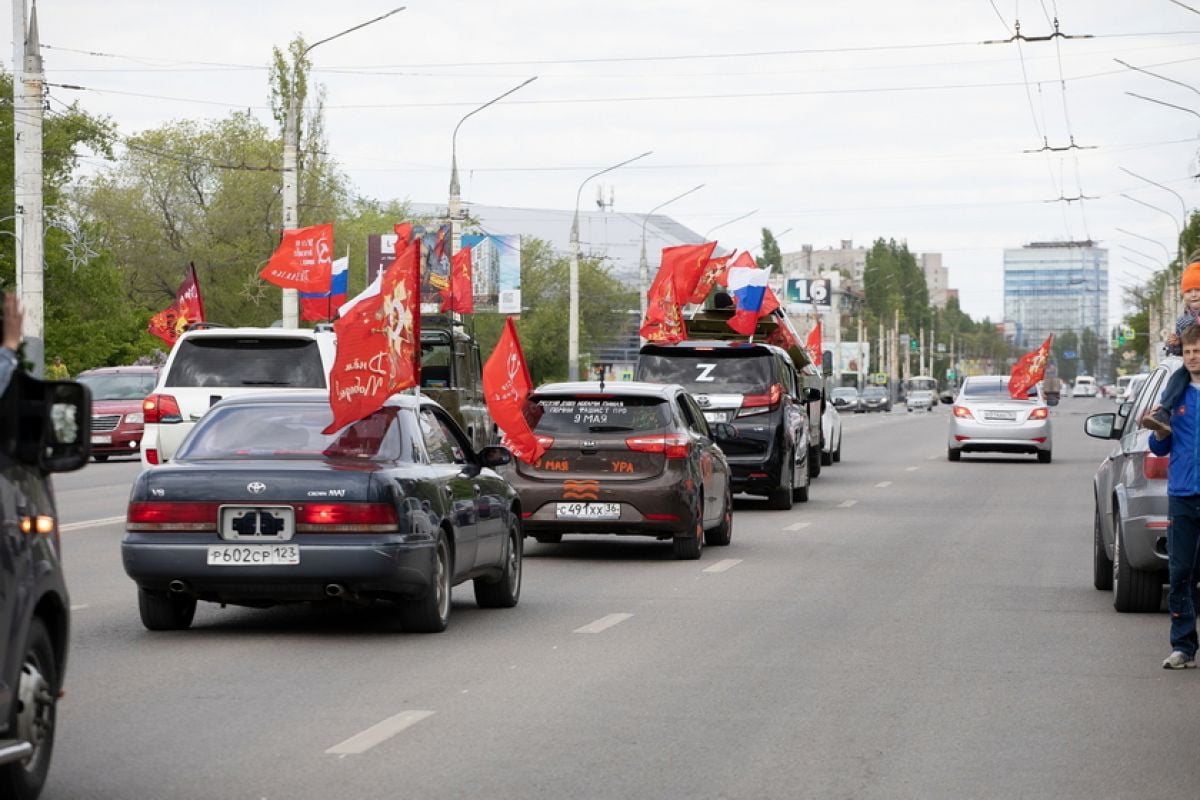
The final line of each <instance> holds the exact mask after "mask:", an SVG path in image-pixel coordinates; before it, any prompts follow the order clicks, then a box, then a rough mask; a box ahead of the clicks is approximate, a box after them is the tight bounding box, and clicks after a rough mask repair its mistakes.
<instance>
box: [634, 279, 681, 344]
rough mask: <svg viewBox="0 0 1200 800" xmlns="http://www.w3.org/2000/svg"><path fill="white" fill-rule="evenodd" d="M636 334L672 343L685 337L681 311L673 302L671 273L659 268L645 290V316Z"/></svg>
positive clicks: (673, 283) (649, 339) (673, 286)
mask: <svg viewBox="0 0 1200 800" xmlns="http://www.w3.org/2000/svg"><path fill="white" fill-rule="evenodd" d="M638 334H639V335H640V336H641V337H642V338H643V339H645V340H646V341H647V342H658V343H660V344H673V343H675V342H681V341H683V340H684V339H686V338H687V328H686V327H685V326H684V324H683V312H682V310H681V309H680V306H679V303H677V302H675V281H674V279H673V274H672V273H671V272H670V271H668V270H664V269H662V268H660V269H659V270H658V274H657V275H655V276H654V283H652V284H650V289H649V290H648V291H647V292H646V318H645V319H644V320H642V327H641V328H639V329H638Z"/></svg>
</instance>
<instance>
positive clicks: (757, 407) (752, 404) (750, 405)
mask: <svg viewBox="0 0 1200 800" xmlns="http://www.w3.org/2000/svg"><path fill="white" fill-rule="evenodd" d="M782 399H783V385H782V384H779V383H772V384H771V388H770V389H768V390H767V393H766V394H748V395H744V396H743V397H742V407H741V408H739V409H738V412H737V415H738V416H739V417H749V416H752V415H754V414H766V413H767V412H768V411H774V410H775V409H776V408H778V407H779V401H780V400H782Z"/></svg>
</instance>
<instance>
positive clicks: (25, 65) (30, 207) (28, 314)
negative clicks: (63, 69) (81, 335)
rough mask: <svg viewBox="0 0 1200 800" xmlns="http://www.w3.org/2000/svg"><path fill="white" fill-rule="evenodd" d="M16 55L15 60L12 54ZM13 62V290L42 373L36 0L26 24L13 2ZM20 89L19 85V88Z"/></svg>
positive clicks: (21, 5) (18, 2)
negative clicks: (14, 269) (14, 237)
mask: <svg viewBox="0 0 1200 800" xmlns="http://www.w3.org/2000/svg"><path fill="white" fill-rule="evenodd" d="M18 53H19V58H18V57H16V56H17V54H18ZM13 54H14V59H13V63H14V65H16V64H20V65H22V66H21V70H20V72H19V74H17V75H14V76H13V95H14V100H15V102H14V104H13V105H14V108H13V112H14V113H13V123H14V124H13V136H14V142H13V145H14V146H13V172H14V181H13V183H14V200H15V206H16V207H15V209H14V217H15V219H14V220H13V223H14V224H13V227H14V229H15V231H16V236H17V241H16V244H15V246H14V252H15V253H16V254H17V294H18V295H19V296H20V298H21V306H22V307H23V310H24V313H25V318H24V323H23V324H22V326H21V338H22V339H23V340H24V342H25V357H26V359H28V360H29V361H30V362H31V363H32V364H33V374H34V375H35V376H36V377H39V378H40V377H42V375H43V373H44V369H45V362H46V332H45V314H44V306H43V302H44V301H43V294H44V291H43V273H44V267H45V264H44V259H45V253H44V248H45V243H44V240H43V238H42V232H43V230H44V226H45V222H44V220H43V219H42V215H43V206H42V112H43V109H42V102H43V101H42V96H43V91H44V86H45V76H44V75H43V74H42V55H41V45H40V43H39V41H38V27H37V4H36V3H35V4H34V6H33V8H32V9H31V10H30V16H29V24H28V27H26V23H25V0H14V2H13ZM18 87H20V88H18Z"/></svg>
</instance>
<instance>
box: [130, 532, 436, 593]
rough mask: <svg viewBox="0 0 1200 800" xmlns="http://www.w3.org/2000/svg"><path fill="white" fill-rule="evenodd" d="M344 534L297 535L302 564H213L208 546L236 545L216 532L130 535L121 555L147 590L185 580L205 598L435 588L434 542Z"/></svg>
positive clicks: (164, 587)
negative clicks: (179, 537)
mask: <svg viewBox="0 0 1200 800" xmlns="http://www.w3.org/2000/svg"><path fill="white" fill-rule="evenodd" d="M337 538H338V537H336V536H332V535H326V536H322V537H321V539H322V541H315V542H309V541H304V537H303V536H298V537H297V538H296V539H293V540H292V541H291V542H290V544H297V545H298V546H299V548H300V563H299V564H294V565H287V566H282V565H280V566H272V565H255V566H210V565H209V564H208V548H209V546H210V545H218V544H221V545H229V544H233V542H227V541H222V540H219V539H217V538H216V537H211V538H209V539H207V540H204V541H191V542H187V543H180V542H164V541H163V536H161V535H154V536H147V535H145V534H128V535H127V536H126V538H125V539H124V541H122V542H121V560H122V562H123V563H124V566H125V573H126V574H127V575H129V577H130V578H132V579H133V580H134V581H135V582H136V583H137V584H138V585H139V586H141V587H142V588H145V589H150V590H160V591H161V590H166V589H167V587H168V585H169V584H170V583H171V582H172V581H176V580H178V581H182V582H183V583H184V584H185V586H186V587H187V588H186V591H187V593H189V594H194V595H196V596H197V597H199V598H200V599H204V600H229V601H231V602H232V601H239V600H241V601H244V600H277V601H285V600H313V599H320V598H323V597H325V596H326V595H325V587H326V586H328V585H329V584H338V585H340V586H342V587H343V588H344V590H345V592H346V593H348V594H365V595H371V594H379V595H404V596H412V597H417V596H421V595H423V594H424V593H425V592H426V591H427V590H428V589H429V586H430V583H431V581H430V576H431V575H433V571H434V545H433V541H432V540H430V539H422V540H421V541H419V542H411V541H401V540H400V539H401V537H400V536H389V537H387V538H386V539H385V538H380V537H363V536H353V535H349V534H347V535H343V536H341V537H340V538H341V540H336V539H337ZM330 539H335V540H336V541H330ZM346 540H350V541H346ZM247 546H250V547H256V546H259V545H247Z"/></svg>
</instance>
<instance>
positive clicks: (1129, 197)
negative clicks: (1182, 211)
mask: <svg viewBox="0 0 1200 800" xmlns="http://www.w3.org/2000/svg"><path fill="white" fill-rule="evenodd" d="M1121 197H1124V198H1125V199H1126V200H1132V201H1133V202H1135V203H1137V204H1138V205H1142V206H1145V207H1146V208H1152V209H1154V210H1155V211H1157V212H1158V213H1160V214H1165V215H1166V216H1168V217H1170V218H1171V222H1172V223H1174V225H1175V241H1176V242H1178V245H1177V248H1178V255H1179V265H1180V267H1182V266H1183V243H1182V242H1181V241H1180V240H1181V239H1182V238H1183V229H1182V228H1180V227H1179V220H1177V219H1175V215H1174V214H1172V213H1171V212H1170V211H1167V210H1166V209H1165V208H1159V207H1158V206H1156V205H1152V204H1151V203H1147V202H1146V201H1145V200H1139V199H1138V198H1136V197H1133V196H1132V195H1128V194H1124V193H1122V194H1121Z"/></svg>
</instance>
